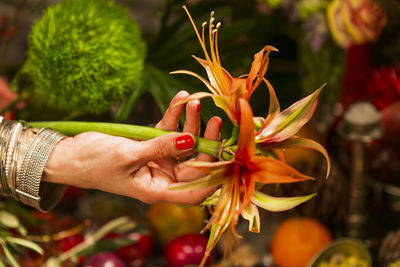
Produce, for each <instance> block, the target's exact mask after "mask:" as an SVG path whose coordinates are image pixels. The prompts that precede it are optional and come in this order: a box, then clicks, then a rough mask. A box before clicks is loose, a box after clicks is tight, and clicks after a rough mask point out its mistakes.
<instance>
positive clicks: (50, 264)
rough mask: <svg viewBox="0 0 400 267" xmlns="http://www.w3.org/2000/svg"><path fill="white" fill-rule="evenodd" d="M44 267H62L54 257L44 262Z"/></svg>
mask: <svg viewBox="0 0 400 267" xmlns="http://www.w3.org/2000/svg"><path fill="white" fill-rule="evenodd" d="M44 267H62V262H61V261H60V260H59V259H58V258H56V257H50V258H49V259H48V260H47V261H46V262H45V264H44Z"/></svg>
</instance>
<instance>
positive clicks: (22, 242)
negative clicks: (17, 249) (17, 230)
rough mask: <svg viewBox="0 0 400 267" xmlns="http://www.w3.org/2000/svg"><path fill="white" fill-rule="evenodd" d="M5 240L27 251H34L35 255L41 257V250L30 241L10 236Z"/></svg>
mask: <svg viewBox="0 0 400 267" xmlns="http://www.w3.org/2000/svg"><path fill="white" fill-rule="evenodd" d="M5 240H6V241H8V242H10V243H13V244H16V245H19V246H23V247H26V248H29V249H31V250H34V251H36V252H37V253H39V254H41V255H43V249H42V248H41V247H40V246H39V245H37V244H35V243H34V242H32V241H29V240H26V239H22V238H17V237H11V236H10V237H5Z"/></svg>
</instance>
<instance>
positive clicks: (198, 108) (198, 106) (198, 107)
mask: <svg viewBox="0 0 400 267" xmlns="http://www.w3.org/2000/svg"><path fill="white" fill-rule="evenodd" d="M200 106H201V103H200V102H199V104H198V105H197V113H199V112H200Z"/></svg>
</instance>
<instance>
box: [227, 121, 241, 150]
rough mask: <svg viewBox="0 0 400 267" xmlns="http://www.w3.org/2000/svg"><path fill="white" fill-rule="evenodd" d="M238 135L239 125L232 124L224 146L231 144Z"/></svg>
mask: <svg viewBox="0 0 400 267" xmlns="http://www.w3.org/2000/svg"><path fill="white" fill-rule="evenodd" d="M238 137H239V127H237V126H233V129H232V135H231V137H230V138H229V139H228V140H226V142H225V143H224V147H228V146H232V145H233V144H234V143H235V142H236V140H237V139H238Z"/></svg>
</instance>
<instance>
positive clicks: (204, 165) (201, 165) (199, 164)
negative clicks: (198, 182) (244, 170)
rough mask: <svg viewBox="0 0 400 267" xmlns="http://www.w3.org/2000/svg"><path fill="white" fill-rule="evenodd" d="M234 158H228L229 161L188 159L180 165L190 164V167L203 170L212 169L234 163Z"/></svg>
mask: <svg viewBox="0 0 400 267" xmlns="http://www.w3.org/2000/svg"><path fill="white" fill-rule="evenodd" d="M232 162H233V160H228V161H216V162H209V161H195V160H192V161H190V160H188V161H185V162H183V163H181V164H179V166H188V167H194V168H197V169H200V170H203V171H207V170H209V171H212V170H215V169H218V168H221V167H224V166H227V165H230V164H232Z"/></svg>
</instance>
